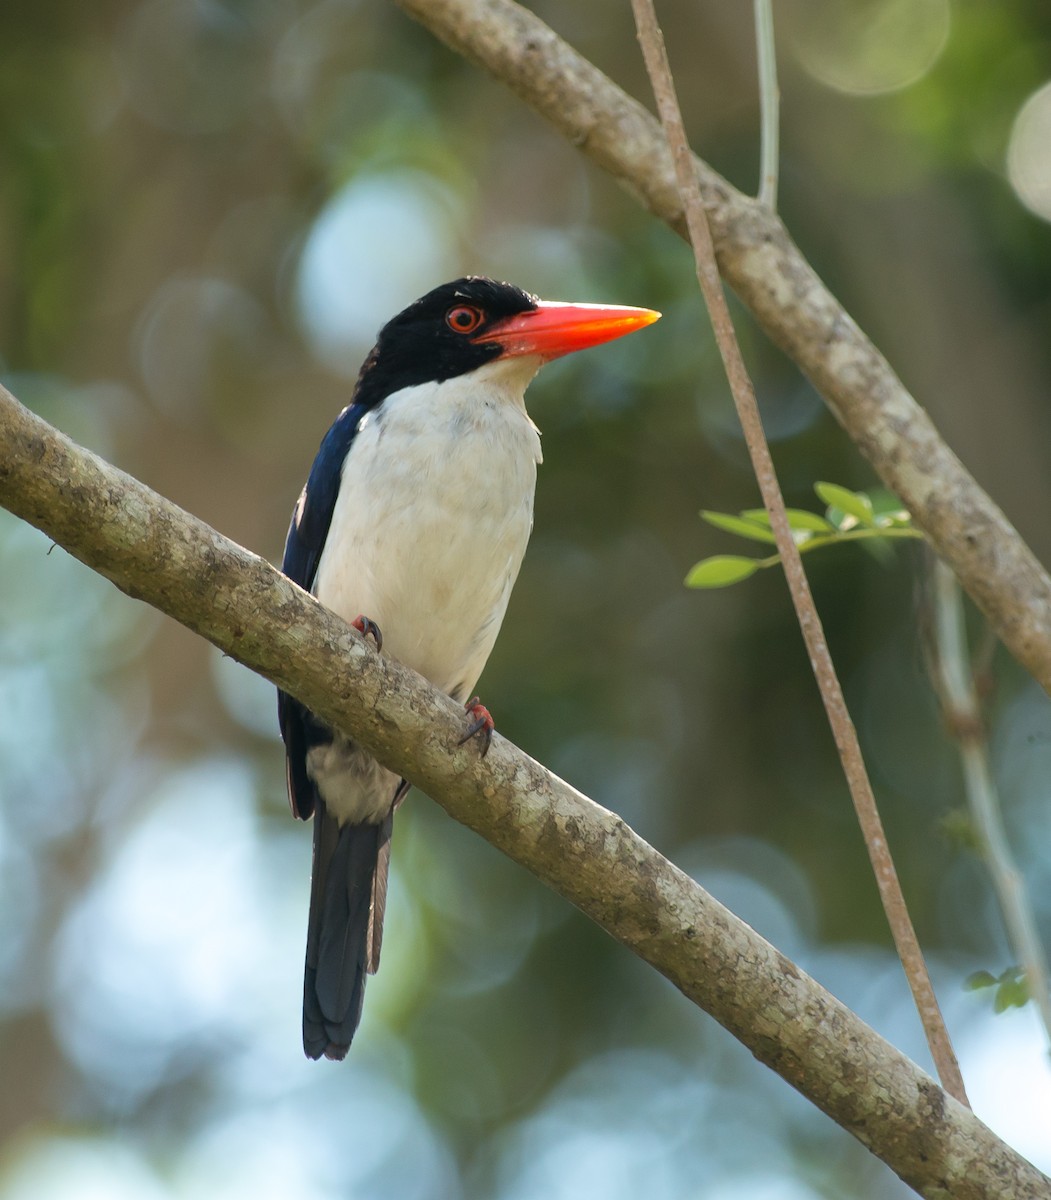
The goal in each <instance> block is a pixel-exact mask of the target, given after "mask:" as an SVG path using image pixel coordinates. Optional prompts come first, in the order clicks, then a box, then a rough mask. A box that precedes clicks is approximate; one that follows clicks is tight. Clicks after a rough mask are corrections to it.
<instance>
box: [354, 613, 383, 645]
mask: <svg viewBox="0 0 1051 1200" xmlns="http://www.w3.org/2000/svg"><path fill="white" fill-rule="evenodd" d="M351 625H352V626H353V627H354V628H355V629H356V630H357V631H358V633H360V634H361V636H362V637H365V638H367V637H371V638H372V640H373V641H374V642H375V643H376V650H377V652H378V651H380V650H382V649H383V634H382V633H380V627H379V626H378V625H377V624H376V622H375V621H374V620H373V619H372V618H371V617H360V616H359V617H355V618H354V620H353V621H351Z"/></svg>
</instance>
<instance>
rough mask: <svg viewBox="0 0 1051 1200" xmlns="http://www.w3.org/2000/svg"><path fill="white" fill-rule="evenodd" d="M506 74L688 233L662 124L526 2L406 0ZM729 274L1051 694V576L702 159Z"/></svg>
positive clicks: (860, 338) (785, 251) (504, 78)
mask: <svg viewBox="0 0 1051 1200" xmlns="http://www.w3.org/2000/svg"><path fill="white" fill-rule="evenodd" d="M396 3H397V4H398V5H399V6H400V7H401V8H403V9H404V10H405V11H406V12H407V13H409V14H411V15H412V16H413V17H415V18H416V19H417V20H418V21H420V22H422V23H423V24H424V25H426V26H427V28H428V29H430V30H431V31H432V32H433V33H434V34H435V35H436V36H437V37H439V38H441V40H442V41H444V42H446V43H447V44H448V45H449V46H451V47H452V48H453V49H454V50H457V51H458V52H459V53H461V54H463V55H464V56H466V57H467V58H469V59H471V60H472V61H473V62H476V63H479V64H480V65H481V66H483V67H485V68H486V69H487V70H488V71H490V72H492V74H493V75H495V76H496V77H497V78H498V79H499V80H500V81H501V82H503V83H505V84H506V85H507V86H508V87H509V88H511V90H512V91H514V92H515V93H516V94H517V95H518V96H520V97H521V99H523V100H524V101H525V102H526V103H527V104H528V105H530V106H531V107H532V108H533V109H535V110H536V111H537V112H538V113H540V115H541V116H543V117H545V118H547V120H549V121H550V122H551V123H552V124H553V125H554V126H555V128H556V129H557V130H558V131H559V132H560V133H562V134H563V135H564V136H565V137H566V138H567V139H568V140H569V141H570V142H572V143H573V144H574V145H575V146H578V147H579V148H580V150H581V151H582V152H583V153H584V154H586V155H587V156H588V157H589V158H591V159H593V160H594V161H595V162H596V163H598V164H599V166H601V167H604V168H605V169H606V170H607V171H609V172H610V174H612V175H613V176H614V177H615V178H616V179H618V180H619V181H620V182H621V183H622V184H623V185H624V186H625V187H626V188H627V189H628V190H629V191H630V192H631V193H632V194H633V195H634V196H636V197H637V198H638V199H639V201H640V202H641V203H642V204H643V205H644V206H645V207H646V208H648V209H649V210H650V212H652V213H654V214H655V215H656V216H658V217H660V218H661V220H663V221H666V222H667V223H668V224H669V225H671V226H672V227H673V228H674V229H675V230H677V231H678V232H679V233H680V234H682V235H683V236H685V235H686V223H685V219H684V217H683V211H682V204H681V201H680V199H679V191H678V188H677V186H676V183H675V171H674V168H673V165H672V160H671V155H670V154H669V152H668V148H667V144H666V143H665V140H664V137H663V134H662V132H661V128H660V125H659V124H658V122H657V121H656V120H655V119H654V117H653V116H651V115H650V113H649V112H647V111H646V109H645V108H643V106H642V105H641V104H639V103H638V102H637V101H635V100H633V99H632V98H631V97H630V96H628V95H627V94H626V93H625V92H623V91H622V90H621V89H620V88H619V87H617V85H616V84H615V83H613V82H612V81H611V80H610V79H608V78H607V77H606V76H605V75H603V74H602V72H601V71H599V70H598V68H596V67H594V66H592V64H591V63H590V62H588V60H587V59H586V58H583V57H582V56H581V55H580V54H578V53H577V52H576V51H575V50H574V49H573V48H572V47H571V46H568V45H567V44H566V43H565V42H564V41H562V39H561V38H559V37H558V35H557V34H556V33H554V31H553V30H551V29H550V28H549V27H548V26H547V25H545V24H544V22H543V21H541V20H540V19H539V18H538V17H535V16H533V14H532V13H530V12H528V11H526V9H524V8H522V7H521V6H520V5H518V4H515V3H513V2H512V0H396ZM695 166H696V170H697V178H698V181H699V183H700V186H701V191H702V194H703V195H704V201H705V207H706V209H707V211H708V219H709V221H710V223H711V227H712V236H713V239H714V241H715V248H716V253H717V255H718V259H719V269H720V271H721V272H722V275H723V278H724V279H725V280H726V282H727V283H728V284H729V285H730V286H731V287H732V288H733V290H734V291H735V292H736V293H737V295H738V296H739V297H740V298H741V300H742V301H743V302H744V303H745V304H746V305H747V306H748V308H750V309H751V311H752V313H753V314H754V316H755V318H756V320H757V321H758V322H759V324H760V325H761V326H762V327H763V329H764V330H765V331H766V333H767V334H768V335H769V337H770V338H771V340H772V341H774V342H776V343H777V345H778V346H780V347H781V348H782V349H783V350H784V351H785V352H786V353H787V354H789V355H790V356H791V357H792V358H793V359H794V360H795V362H796V363H797V364H798V365H799V367H800V368H801V370H802V371H803V372H804V373H805V374H806V375H807V377H808V378H809V379H810V380H811V381H812V382H813V384H814V386H815V387H816V388H817V389H818V391H819V392H820V393H821V395H822V396H823V397H824V399H825V401H826V403H827V404H828V406H829V408H830V409H831V410H832V412H833V413H834V414H835V416H836V418H837V419H838V420H839V422H840V424H842V426H843V427H844V429H846V431H847V433H848V434H849V435H850V436H851V438H852V439H853V440H854V441H855V442H856V443H857V445H858V447H859V448H860V449H861V451H862V453H863V454H864V455H865V456H866V457H867V458H868V459H869V461H870V462H871V463H872V465H873V467H875V469H876V471H877V472H878V473H879V475H880V476H881V477H882V479H883V480H884V482H885V483H886V484H887V486H888V487H890V488H891V489H892V490H893V491H894V492H896V493H897V494H898V495H899V496H900V497H901V498H902V500H903V502H904V503H905V505H906V507H907V508H908V509H909V511H910V512H911V513H912V515H913V519H914V520H915V522H916V524H917V525H918V526H919V527H920V528H921V529H922V530H923V531H924V532H925V533H926V534H927V536H928V537H929V538H930V540H931V542H932V544H933V546H934V548H935V550H936V551H937V552H938V554H939V555H940V557H941V558H943V559H944V560H945V561H946V562H947V563H948V564H949V565H950V566H951V567H952V569H953V571H954V572H955V573H956V576H957V578H958V579H959V580H960V582H961V584H962V585H963V587H964V589H965V590H966V591H967V592H968V594H969V595H970V596H971V598H972V599H973V600H974V602H975V603H976V604H977V605H978V607H979V608H980V609H981V610H982V612H983V613H985V615H986V617H987V618H988V619H989V622H990V624H991V625H992V627H993V628H994V629H995V630H996V632H997V634H998V635H999V636H1000V638H1002V640H1003V642H1004V644H1005V645H1006V646H1007V647H1008V649H1009V650H1010V651H1011V653H1012V654H1013V655H1014V656H1015V658H1017V659H1018V661H1019V662H1020V663H1021V664H1022V665H1023V666H1024V667H1026V668H1027V669H1028V670H1029V671H1030V672H1031V673H1032V674H1033V676H1034V677H1035V678H1036V679H1037V680H1038V681H1039V682H1040V684H1041V685H1042V686H1043V688H1044V689H1045V690H1046V691H1048V692H1051V577H1049V576H1048V574H1047V572H1046V571H1044V569H1043V568H1042V567H1041V565H1040V563H1039V562H1038V561H1037V559H1036V558H1035V557H1034V555H1033V553H1032V551H1031V550H1030V549H1029V547H1028V546H1027V545H1026V544H1025V542H1024V541H1023V540H1022V539H1021V538H1020V537H1019V535H1018V533H1017V531H1016V530H1015V529H1014V528H1013V526H1012V525H1011V523H1010V522H1009V521H1008V520H1007V518H1006V517H1005V516H1004V514H1003V513H1002V512H1001V511H1000V509H999V508H998V507H997V506H996V505H995V504H994V503H993V501H992V500H991V499H990V498H989V497H988V496H987V495H986V494H985V492H984V491H983V490H982V489H981V488H980V487H979V486H978V484H977V483H976V482H975V480H974V479H973V478H972V477H971V475H970V474H969V473H968V471H967V470H966V468H965V467H964V466H963V465H962V463H961V462H960V461H959V459H958V458H957V457H956V455H955V454H953V452H952V451H951V450H950V449H949V447H948V446H947V445H946V444H945V442H944V441H943V440H942V438H941V437H940V436H939V434H938V431H937V430H936V429H935V427H934V424H933V423H932V421H931V420H930V418H929V417H928V416H927V414H926V413H925V412H924V411H923V409H922V408H920V406H919V405H918V404H917V403H916V401H915V400H914V399H913V398H912V396H911V395H910V394H909V393H908V391H907V390H906V388H905V387H904V385H903V384H902V382H901V380H899V379H898V377H897V376H896V375H895V374H894V372H893V370H891V367H890V365H889V364H888V363H887V361H886V359H885V358H884V357H883V356H882V355H881V354H880V353H879V351H878V350H877V349H876V348H875V346H873V345H872V343H871V342H870V341H869V340H868V338H866V337H865V335H864V334H863V333H862V332H861V330H860V329H859V328H858V327H857V325H855V324H854V322H853V320H851V318H850V316H849V315H848V313H847V312H846V311H845V310H844V309H843V307H842V305H840V303H839V302H838V301H837V300H836V298H835V297H834V296H833V295H832V294H831V293H830V292H829V290H828V289H827V288H826V287H825V285H824V284H823V283H822V282H821V280H820V279H819V278H818V276H817V275H816V274H815V272H814V270H813V268H812V267H811V266H810V264H809V263H808V262H807V261H806V259H805V258H804V257H803V256H802V254H800V252H799V250H798V248H797V247H796V246H795V244H794V243H793V242H792V240H791V238H790V237H789V236H788V233H787V232H786V230H785V228H784V226H783V225H782V224H781V222H780V221H779V220H778V218H777V216H776V215H775V214H773V213H772V212H770V211H769V209H767V208H766V207H765V206H764V205H762V204H759V203H758V202H757V201H755V200H752V199H750V198H749V197H747V196H744V195H742V194H741V193H740V192H738V191H736V190H735V189H734V188H733V187H731V185H730V184H729V183H727V181H726V180H725V179H723V178H722V177H721V176H720V175H718V174H717V173H716V172H715V171H713V170H712V169H711V167H709V166H708V165H707V164H706V163H704V162H702V161H701V160H699V159H697V160H695Z"/></svg>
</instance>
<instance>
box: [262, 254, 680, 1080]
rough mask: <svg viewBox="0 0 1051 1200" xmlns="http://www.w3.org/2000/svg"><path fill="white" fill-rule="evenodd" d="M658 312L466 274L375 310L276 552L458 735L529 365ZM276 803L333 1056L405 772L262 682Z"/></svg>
mask: <svg viewBox="0 0 1051 1200" xmlns="http://www.w3.org/2000/svg"><path fill="white" fill-rule="evenodd" d="M659 316H660V314H659V313H657V312H655V311H653V310H651V309H646V308H631V307H627V306H623V305H587V304H564V303H561V302H551V301H544V300H540V299H538V298H537V297H536V296H533V295H531V294H530V293H528V292H526V291H523V290H522V289H521V288H519V287H515V286H514V285H512V284H509V283H502V282H498V281H496V280H493V279H489V278H487V277H485V276H480V275H475V276H465V277H464V278H461V279H457V280H454V281H452V282H451V283H446V284H443V285H441V286H440V287H436V288H434V289H433V290H432V291H429V292H427V294H426V295H424V296H422V297H421V298H420V299H419V300H417V301H415V303H413V304H410V305H409V306H408V308H406V309H405V310H404V311H402V312H400V313H398V314H397V316H395V317H393V318H392V319H391V320H389V321H388V322H387V323H386V324H385V325H384V326H383V327H382V329H381V330H380V332H379V334H378V335H377V340H376V344H375V346H374V347H373V349H372V350H371V351H370V353H369V354H368V356H367V357H366V359H365V362H364V364H363V366H362V368H361V371H360V374H359V375H358V379H357V382H356V384H355V386H354V390H353V392H352V394H351V397H350V403H349V404H348V405H347V407H346V408H344V409H343V411H342V412H341V413H340V414H339V416H338V417H337V418H336V420H335V422H334V424H333V425H332V427H331V428H330V429H329V431H328V432H327V433H326V434H325V437H324V439H323V440H322V442H321V446H320V449H319V450H318V453H317V457H316V458H315V459H314V463H313V466H312V467H311V470H310V473H309V476H308V479H307V482H306V486H305V487H304V488H303V491H302V493H301V494H300V496H299V499H298V501H297V502H296V505H295V508H294V511H293V514H292V520H291V524H290V525H289V529H288V536H287V539H286V543H285V551H284V558H283V560H282V567H281V569H282V571H283V572H284V574H285V575H287V576H288V577H289V578H290V579H292V580H293V581H294V582H295V583H297V584H299V586H300V587H302V588H304V589H305V590H307V591H309V592H310V593H312V594H313V595H314V596H315V597H316V598H317V600H318V601H319V602H320V603H321V604H323V605H324V606H325V607H326V608H328V609H330V610H331V611H333V612H334V613H336V614H337V615H339V616H341V617H342V618H343V619H344V620H346V621H347V622H348V623H349V624H351V625H353V626H354V627H355V628H356V629H357V630H358V631H359V632H360V633H362V634H363V635H364V636H366V637H370V638H372V639H373V640H374V642H375V645H376V650H377V651H378V652H382V653H384V654H387V655H389V656H390V657H392V658H394V659H396V660H398V661H399V662H401V663H403V664H404V665H406V666H409V667H412V668H413V669H414V670H416V671H417V672H419V673H420V674H421V675H423V676H424V677H425V678H426V679H428V680H430V681H431V683H433V684H434V685H435V686H436V687H438V688H440V689H441V690H442V691H444V692H446V693H447V694H448V695H450V696H452V697H453V698H454V699H456V700H457V701H460V702H462V703H464V705H465V710H466V715H467V717H468V718H469V724H468V725H467V729H466V732H465V734H464V737H463V738H462V739H460V741H461V744H462V743H464V742H467V741H469V740H471V739H472V738H475V737H477V738H478V739H479V742H480V752H481V753H482V754H484V753H485V752H486V751H487V750H488V747H489V739H490V738H491V736H492V731H493V727H494V723H493V719H492V717H491V715H490V714H489V712H488V710H487V709H486V708H485V706H484V705H482V704H481V703H480V701H479V699H478V698H477V697H472V693H473V691H474V687H475V684H476V683H477V681H478V678H479V676H480V675H481V673H482V668H483V667H484V666H485V663H486V660H487V659H488V658H489V654H490V652H491V651H492V649H493V645H494V643H495V641H496V636H497V633H498V632H499V629H500V625H501V622H502V621H503V617H504V612H505V610H506V608H507V602H508V598H509V597H510V594H511V588H512V586H513V584H514V582H515V579H516V577H517V575H518V570H519V567H520V566H521V563H522V559H523V556H524V554H525V550H526V543H527V541H528V539H529V535H530V532H531V529H532V525H533V493H534V489H535V485H536V476H537V467H538V465H539V464H540V462H541V461H542V455H541V451H540V434H539V430H538V429H537V427H536V426H535V425H534V424H533V422H532V420H531V419H530V417H529V415H528V414H527V412H526V407H525V390H526V387H527V385H528V384H529V382H530V381H531V380H532V378H533V376H534V375H536V373H537V371H538V370H539V369H540V367H541V366H542V365H543V364H544V363H546V362H548V361H550V360H551V359H554V358H558V357H560V356H562V355H565V354H570V353H572V352H574V351H577V350H583V349H585V348H586V347H589V346H594V345H598V344H599V343H601V342H606V341H609V340H611V339H613V338H617V337H620V336H622V335H623V334H626V333H630V332H632V331H633V330H636V329H641V328H642V327H643V326H646V325H649V324H651V323H652V322H653V321H656V320H657V319H658V317H659ZM278 719H279V724H280V728H281V735H282V738H283V740H284V744H285V755H286V777H287V784H288V796H289V802H290V804H291V807H292V812H293V814H294V815H295V816H297V817H300V818H302V819H304V820H306V819H308V818H310V817H313V821H314V831H313V862H312V871H311V887H310V909H309V917H308V923H307V948H306V968H305V972H304V984H303V1048H304V1050H305V1052H306V1054H307V1056H308V1057H309V1058H312V1059H319V1058H321V1057H322V1055H324V1056H325V1057H326V1058H329V1059H335V1060H340V1059H342V1058H344V1057H345V1055H346V1053H347V1051H348V1049H349V1047H350V1044H351V1040H352V1038H353V1036H354V1033H355V1031H356V1029H357V1026H358V1023H359V1021H360V1018H361V1010H362V1003H363V1000H364V993H365V980H366V976H367V975H368V974H371V973H374V972H375V970H376V969H377V967H378V966H379V958H380V947H381V941H382V932H383V914H384V907H385V902H386V894H387V874H388V866H389V861H390V838H391V829H392V823H393V817H394V812H395V809H396V808H397V807H398V805H399V804H400V803H401V801H402V799H403V798H404V796H405V794H406V792H407V791H408V783H407V782H406V781H405V780H404V779H402V778H401V777H400V776H399V775H398V774H397V773H396V772H393V771H389V770H387V768H385V767H383V766H381V765H380V764H379V763H378V762H376V761H375V759H373V758H372V757H371V756H370V755H369V754H368V753H367V752H366V751H365V750H363V749H362V748H360V747H359V746H358V745H356V744H355V742H354V739H353V738H351V737H349V736H347V735H346V734H345V733H343V732H340V731H337V730H333V729H332V728H330V727H329V726H327V725H326V724H325V723H324V722H323V721H321V720H319V719H318V718H317V717H316V716H314V715H313V714H312V713H311V712H310V711H309V710H308V709H307V708H306V707H305V706H304V705H302V704H301V703H300V702H299V701H298V700H296V699H294V698H293V697H292V696H290V695H288V694H287V693H286V692H283V691H279V693H278Z"/></svg>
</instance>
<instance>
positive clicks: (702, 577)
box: [686, 483, 923, 588]
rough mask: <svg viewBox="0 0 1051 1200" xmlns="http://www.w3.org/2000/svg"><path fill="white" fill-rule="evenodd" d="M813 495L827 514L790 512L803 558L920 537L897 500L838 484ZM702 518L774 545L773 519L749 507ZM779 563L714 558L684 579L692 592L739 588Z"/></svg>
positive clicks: (775, 558) (771, 558)
mask: <svg viewBox="0 0 1051 1200" xmlns="http://www.w3.org/2000/svg"><path fill="white" fill-rule="evenodd" d="M814 491H815V492H816V493H817V496H818V499H819V500H821V501H823V503H824V504H825V506H826V507H825V515H824V516H821V514H820V513H815V512H810V511H808V510H807V509H804V508H790V509H788V525H789V528H790V529H791V530H792V536H793V538H794V539H795V543H796V545H797V546H798V547H799V551H800V553H801V554H803V553H806V552H807V551H810V550H817V549H819V548H820V547H822V546H835V545H840V544H842V543H844V542H869V543H875V544H885V542H886V541H888V540H894V539H898V538H914V539H915V538H922V537H923V534H922V533H920V531H919V530H918V529H916V528H914V527H913V524H912V517H911V516H910V515H909V513H907V512H906V511H905V510H904V509H903V508H902V507H901V504H900V502H899V501H898V500H897V498H896V497H894V496H886V495H885V496H882V497H878V498H877V499H876V500H874V499H873V497H871V496H869V495H868V494H867V493H865V492H852V491H851V490H850V489H849V488H845V487H841V486H840V485H839V484H838V483H816V484H815V485H814ZM701 517H702V518H703V519H704V520H705V521H707V522H708V524H709V525H714V526H715V528H716V529H723V530H725V531H726V532H727V533H733V534H736V535H737V536H738V537H743V538H748V539H749V540H750V541H753V542H763V543H765V544H766V545H773V544H774V534H773V530H772V529H771V528H770V517H769V514H768V513H767V511H766V509H764V508H746V509H744V510H743V511H742V512H740V513H738V514H737V515H736V516H735V515H733V514H732V513H722V512H710V511H708V510H704V511H702V512H701ZM778 562H780V555H778V554H771V555H770V556H769V557H767V558H751V557H749V556H748V555H744V554H716V555H713V556H712V557H711V558H704V559H701V561H700V562H699V563H697V564H696V565H695V566H694V567H693V568H692V569H691V570H690V573H689V574H688V575H687V576H686V586H687V587H693V588H718V587H728V586H729V585H730V584H732V583H739V582H740V581H741V580H742V579H747V578H748V577H749V576H750V575H754V574H755V573H756V571H760V570H762V569H763V568H765V567H772V566H774V565H775V564H776V563H778Z"/></svg>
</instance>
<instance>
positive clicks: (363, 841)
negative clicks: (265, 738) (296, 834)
mask: <svg viewBox="0 0 1051 1200" xmlns="http://www.w3.org/2000/svg"><path fill="white" fill-rule="evenodd" d="M391 823H392V821H391V817H389V816H388V818H387V819H386V820H385V821H383V822H381V823H380V824H378V825H344V826H342V827H340V826H339V825H337V823H336V821H335V819H334V818H333V817H332V816H331V815H330V814H329V813H328V812H327V811H326V810H325V806H324V804H319V805H318V806H317V811H316V812H315V813H314V869H313V874H312V880H311V888H310V918H309V923H308V926H307V956H306V972H305V978H304V984H303V1048H304V1050H305V1051H306V1053H307V1055H308V1056H309V1057H310V1058H320V1057H321V1056H322V1055H325V1057H326V1058H333V1059H341V1058H343V1057H344V1056H345V1055H346V1053H347V1050H348V1049H349V1047H350V1043H351V1039H352V1038H353V1037H354V1031H355V1030H356V1029H357V1027H358V1022H359V1021H360V1020H361V1006H362V1003H363V1001H364V998H365V978H366V974H367V973H368V971H369V970H370V969H371V970H375V967H376V965H377V964H378V961H379V944H380V940H381V938H382V928H383V900H384V899H385V897H386V890H387V863H388V861H389V855H390V830H391Z"/></svg>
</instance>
